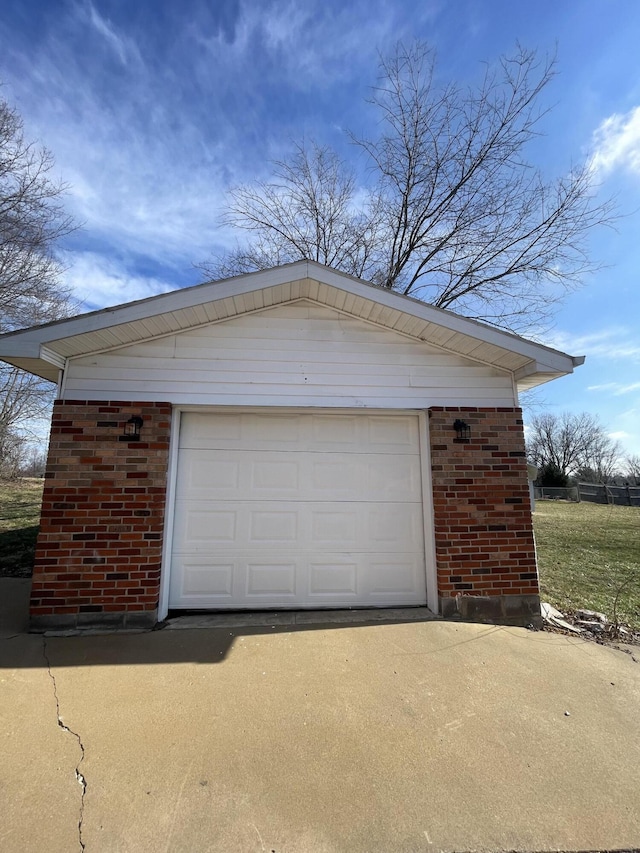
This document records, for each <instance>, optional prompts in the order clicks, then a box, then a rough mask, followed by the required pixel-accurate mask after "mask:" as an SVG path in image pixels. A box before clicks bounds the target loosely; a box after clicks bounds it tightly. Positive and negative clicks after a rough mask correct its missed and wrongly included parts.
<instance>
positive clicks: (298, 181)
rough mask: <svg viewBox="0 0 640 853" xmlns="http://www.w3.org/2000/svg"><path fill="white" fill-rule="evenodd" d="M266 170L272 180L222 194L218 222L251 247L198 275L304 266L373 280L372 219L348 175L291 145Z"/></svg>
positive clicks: (313, 151) (324, 156) (376, 239)
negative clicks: (245, 237) (244, 236)
mask: <svg viewBox="0 0 640 853" xmlns="http://www.w3.org/2000/svg"><path fill="white" fill-rule="evenodd" d="M273 166H274V176H273V180H271V181H269V182H261V181H260V182H257V183H256V184H252V185H246V186H239V187H234V188H232V189H231V190H230V191H229V201H228V208H227V211H226V214H225V215H224V217H223V222H224V223H225V224H226V225H231V226H234V227H236V228H238V229H241V230H244V231H249V232H250V233H251V235H252V237H253V239H252V241H251V242H250V243H249V244H248V245H247V246H238V247H237V248H236V249H235V250H233V251H231V252H229V253H228V254H227V255H224V256H222V257H220V258H217V259H216V260H215V261H214V262H209V263H204V264H202V265H201V268H202V269H203V270H204V271H205V272H207V273H208V274H209V275H211V274H214V275H216V276H218V277H224V276H229V275H237V274H239V273H244V272H252V271H254V270H257V269H265V268H268V267H273V266H277V265H279V264H283V263H289V262H291V261H298V260H300V259H308V260H314V261H318V262H319V263H321V264H326V265H327V266H330V267H335V268H336V269H341V270H343V271H344V272H347V273H349V274H350V275H355V276H359V277H369V276H374V275H375V274H376V270H377V263H378V257H379V243H380V237H381V235H380V234H379V230H380V229H379V216H378V215H377V213H376V211H375V210H374V209H373V207H372V202H373V200H372V199H371V197H369V198H368V200H367V201H366V202H365V209H364V210H360V209H359V208H358V206H357V203H356V181H355V175H354V173H353V171H352V170H351V169H349V167H348V166H347V165H346V164H345V163H344V162H343V161H342V160H341V159H340V158H339V157H338V155H337V154H336V153H335V152H333V151H331V150H330V149H329V148H327V147H326V146H320V145H317V144H316V143H314V142H311V143H309V144H306V143H300V144H296V145H295V146H294V151H293V154H292V156H291V159H290V160H288V161H285V160H278V161H276V162H275V163H274V164H273Z"/></svg>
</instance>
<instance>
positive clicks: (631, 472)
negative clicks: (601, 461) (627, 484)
mask: <svg viewBox="0 0 640 853" xmlns="http://www.w3.org/2000/svg"><path fill="white" fill-rule="evenodd" d="M624 473H625V476H626V477H629V479H633V480H634V481H635V482H636V483H638V482H640V453H635V454H631V453H630V454H628V455H627V456H626V457H625V459H624Z"/></svg>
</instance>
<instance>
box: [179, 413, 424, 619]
mask: <svg viewBox="0 0 640 853" xmlns="http://www.w3.org/2000/svg"><path fill="white" fill-rule="evenodd" d="M421 472H422V466H421V455H420V420H419V417H418V415H417V414H415V413H404V414H402V413H401V414H397V413H389V414H388V413H384V412H382V413H370V412H368V413H366V414H364V413H352V412H336V411H313V412H309V411H308V410H307V411H306V412H300V411H286V410H279V411H277V412H272V413H265V412H256V411H235V412H217V413H212V412H197V411H186V412H183V413H182V415H181V418H180V430H179V439H178V454H177V476H176V486H175V496H174V523H173V536H172V545H171V554H172V556H171V565H170V585H169V608H170V609H205V608H206V609H242V608H247V609H251V610H256V609H261V608H264V609H275V608H277V609H281V608H292V609H296V608H314V609H315V608H325V607H384V606H406V605H424V604H425V603H426V600H427V593H426V572H425V513H424V509H423V484H422V473H421ZM429 535H430V532H429Z"/></svg>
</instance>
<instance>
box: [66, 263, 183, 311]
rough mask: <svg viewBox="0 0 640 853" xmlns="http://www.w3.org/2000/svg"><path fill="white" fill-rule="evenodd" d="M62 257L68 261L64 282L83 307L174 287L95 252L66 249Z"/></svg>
mask: <svg viewBox="0 0 640 853" xmlns="http://www.w3.org/2000/svg"><path fill="white" fill-rule="evenodd" d="M64 260H66V261H67V263H68V264H69V265H70V266H69V269H68V270H67V272H66V275H65V282H66V283H67V284H68V285H69V286H70V287H71V289H72V291H73V294H74V296H75V297H76V299H78V301H79V302H80V304H81V309H82V310H83V311H94V310H96V309H99V308H106V307H110V306H113V305H120V304H122V303H124V302H133V301H134V300H136V299H146V298H147V297H149V296H156V295H157V294H158V293H166V292H167V291H169V290H173V289H174V287H175V285H173V284H172V283H171V282H166V281H161V280H160V279H158V278H154V277H153V276H144V275H136V274H132V273H131V272H130V271H129V270H128V269H127V267H126V266H125V265H124V264H123V263H121V262H119V261H116V260H114V259H113V258H106V257H105V256H104V255H100V254H97V253H95V252H74V253H73V254H71V253H69V254H67V255H66V256H65V258H64Z"/></svg>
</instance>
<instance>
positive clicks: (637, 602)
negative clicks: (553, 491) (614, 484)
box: [533, 501, 640, 630]
mask: <svg viewBox="0 0 640 853" xmlns="http://www.w3.org/2000/svg"><path fill="white" fill-rule="evenodd" d="M533 524H534V529H535V534H536V545H537V549H538V566H539V570H540V586H541V596H542V600H543V601H548V602H549V603H550V604H553V605H554V607H557V608H558V610H564V611H566V610H575V609H576V608H579V607H586V608H588V609H589V610H599V611H601V612H603V613H606V614H607V616H608V617H609V618H610V619H612V618H613V616H614V601H615V598H616V593H618V592H619V598H618V604H617V612H618V619H619V620H620V621H622V622H626V623H628V624H629V625H631V626H632V627H633V628H635V629H636V630H637V629H640V507H626V506H601V505H600V504H592V503H587V502H582V503H565V502H563V501H536V511H535V513H534V515H533Z"/></svg>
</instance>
